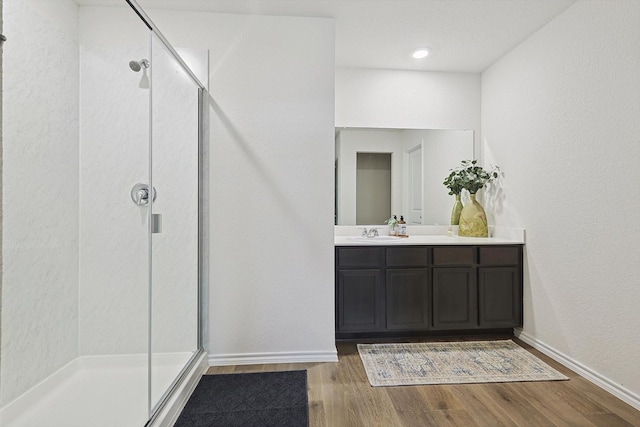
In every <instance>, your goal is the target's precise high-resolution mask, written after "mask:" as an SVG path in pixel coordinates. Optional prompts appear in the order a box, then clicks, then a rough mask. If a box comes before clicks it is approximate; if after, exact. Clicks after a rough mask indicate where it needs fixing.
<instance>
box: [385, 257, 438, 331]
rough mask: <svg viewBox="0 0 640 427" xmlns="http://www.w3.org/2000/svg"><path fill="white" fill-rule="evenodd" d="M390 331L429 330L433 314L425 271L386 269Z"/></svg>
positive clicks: (421, 269) (427, 274) (427, 276)
mask: <svg viewBox="0 0 640 427" xmlns="http://www.w3.org/2000/svg"><path fill="white" fill-rule="evenodd" d="M386 288H387V294H386V297H387V298H386V308H387V329H394V330H398V329H403V330H416V329H428V328H429V323H430V322H429V320H430V314H431V301H430V298H429V273H428V270H427V269H426V268H398V269H389V270H387V283H386Z"/></svg>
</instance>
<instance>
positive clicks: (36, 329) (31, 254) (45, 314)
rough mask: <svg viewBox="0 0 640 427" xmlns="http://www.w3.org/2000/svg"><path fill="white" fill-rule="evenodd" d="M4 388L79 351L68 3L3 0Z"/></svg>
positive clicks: (73, 76)
mask: <svg viewBox="0 0 640 427" xmlns="http://www.w3.org/2000/svg"><path fill="white" fill-rule="evenodd" d="M4 21H5V28H4V31H5V33H6V35H7V37H8V38H9V39H10V40H11V42H10V43H7V44H6V45H5V47H4V74H3V80H4V81H3V91H4V111H3V118H2V119H3V132H4V141H3V145H4V146H3V151H4V153H3V154H4V165H3V197H4V201H3V202H4V206H3V225H2V227H3V233H4V236H3V239H4V241H3V271H2V275H3V289H2V292H3V301H2V304H3V306H2V316H3V318H2V346H1V347H2V365H1V367H0V376H1V379H2V394H1V396H0V403H7V402H8V401H10V400H11V399H13V398H15V397H16V396H18V395H19V394H21V393H22V392H24V391H25V390H27V389H29V388H30V387H31V386H33V385H35V384H36V383H37V382H39V381H40V380H42V379H43V378H44V377H46V376H48V375H49V374H51V373H53V372H54V371H55V370H57V369H58V368H60V367H61V366H63V365H64V364H66V363H67V362H69V361H70V360H71V359H73V358H74V357H75V356H77V352H78V328H77V321H78V292H77V290H78V289H77V284H78V43H77V24H76V22H77V6H76V5H75V3H74V2H71V1H64V0H61V1H56V2H50V1H37V0H33V1H31V0H25V1H5V2H4Z"/></svg>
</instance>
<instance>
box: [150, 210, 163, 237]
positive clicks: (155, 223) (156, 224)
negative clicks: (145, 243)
mask: <svg viewBox="0 0 640 427" xmlns="http://www.w3.org/2000/svg"><path fill="white" fill-rule="evenodd" d="M151 233H162V214H151Z"/></svg>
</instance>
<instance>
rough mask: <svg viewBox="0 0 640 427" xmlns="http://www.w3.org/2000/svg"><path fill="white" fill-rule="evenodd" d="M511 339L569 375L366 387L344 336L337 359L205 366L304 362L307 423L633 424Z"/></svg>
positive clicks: (318, 426)
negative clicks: (516, 380)
mask: <svg viewBox="0 0 640 427" xmlns="http://www.w3.org/2000/svg"><path fill="white" fill-rule="evenodd" d="M493 338H495V337H493ZM463 339H464V338H463ZM468 339H480V338H478V337H470V338H468ZM512 339H513V340H514V341H515V342H516V343H518V344H519V345H521V346H522V347H524V348H526V349H527V350H529V351H530V352H531V353H533V354H534V355H536V356H537V357H539V358H540V359H542V360H544V361H545V362H546V363H548V364H549V365H550V366H552V367H553V368H555V369H557V370H558V371H560V372H562V373H563V374H565V375H566V376H568V377H569V378H570V380H569V381H547V382H523V383H494V384H468V385H427V386H404V387H371V386H370V385H369V381H368V380H367V376H366V373H365V371H364V368H363V366H362V363H361V361H360V356H359V355H358V351H357V349H356V344H355V343H348V342H343V343H338V344H337V348H338V359H339V362H338V363H299V364H278V365H244V366H219V367H211V368H210V369H209V371H208V372H207V373H208V374H221V373H234V372H256V371H282V370H297V369H306V370H307V377H308V388H309V391H308V396H309V418H310V425H311V427H324V426H327V427H352V426H353V427H357V426H367V427H369V426H380V427H395V426H406V427H418V426H461V427H471V426H585V427H593V426H602V427H618V426H620V427H622V426H638V427H640V411H638V410H636V409H634V408H633V407H631V406H630V405H628V404H626V403H624V402H623V401H621V400H620V399H618V398H616V397H614V396H613V395H611V394H609V393H607V392H606V391H604V390H602V389H601V388H599V387H598V386H596V385H594V384H592V383H591V382H589V381H588V380H586V379H584V378H582V377H580V376H579V375H577V374H575V373H574V372H573V371H571V370H569V369H567V368H565V367H564V366H562V365H560V364H559V363H557V362H555V361H554V360H553V359H550V358H549V357H547V356H545V355H544V354H542V353H540V352H539V351H537V350H535V349H533V348H531V347H530V346H529V345H527V344H525V343H523V342H522V341H520V340H518V339H516V338H512ZM433 340H436V339H433ZM433 340H432V341H433ZM407 341H419V340H404V342H407ZM396 342H400V341H396Z"/></svg>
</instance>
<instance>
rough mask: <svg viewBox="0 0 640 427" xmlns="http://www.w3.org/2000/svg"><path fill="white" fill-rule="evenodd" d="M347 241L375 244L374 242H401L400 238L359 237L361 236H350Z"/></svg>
mask: <svg viewBox="0 0 640 427" xmlns="http://www.w3.org/2000/svg"><path fill="white" fill-rule="evenodd" d="M348 239H349V240H352V241H354V242H363V243H375V242H394V241H399V240H402V237H396V236H378V237H361V236H350V237H348Z"/></svg>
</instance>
